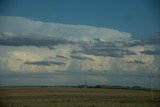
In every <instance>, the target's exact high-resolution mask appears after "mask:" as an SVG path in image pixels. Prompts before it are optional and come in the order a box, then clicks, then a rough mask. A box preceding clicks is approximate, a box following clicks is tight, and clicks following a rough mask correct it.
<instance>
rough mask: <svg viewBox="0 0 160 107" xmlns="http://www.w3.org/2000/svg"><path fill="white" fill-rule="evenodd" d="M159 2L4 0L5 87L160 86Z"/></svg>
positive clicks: (0, 57)
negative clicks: (150, 81) (85, 83)
mask: <svg viewBox="0 0 160 107" xmlns="http://www.w3.org/2000/svg"><path fill="white" fill-rule="evenodd" d="M159 6H160V3H159V2H158V0H131V1H128V0H118V1H117V0H116V1H114V0H34V1H33V0H13V1H10V0H4V1H3V0H1V3H0V86H8V85H9V86H10V85H11V86H15V85H49V86H50V85H51V86H53V85H82V84H84V81H85V80H87V83H88V85H98V84H102V85H124V86H127V85H128V86H136V85H138V86H143V87H149V78H148V76H149V75H150V73H151V74H152V75H153V77H154V78H153V79H152V80H153V86H154V87H155V88H160V83H159V81H160V33H159V32H160V20H159V19H160V11H159V10H160V9H159Z"/></svg>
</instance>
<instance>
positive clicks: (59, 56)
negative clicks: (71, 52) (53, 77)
mask: <svg viewBox="0 0 160 107" xmlns="http://www.w3.org/2000/svg"><path fill="white" fill-rule="evenodd" d="M56 57H58V58H64V59H69V58H68V57H65V56H62V55H57V56H56Z"/></svg>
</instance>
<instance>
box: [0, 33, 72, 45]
mask: <svg viewBox="0 0 160 107" xmlns="http://www.w3.org/2000/svg"><path fill="white" fill-rule="evenodd" d="M32 36H33V37H31V35H30V37H5V35H3V34H2V35H0V45H4V46H51V45H58V44H72V43H73V42H71V41H67V40H65V39H63V38H57V37H52V38H51V37H50V38H47V37H46V38H41V37H39V38H38V37H37V38H35V37H34V35H32Z"/></svg>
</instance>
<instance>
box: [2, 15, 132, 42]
mask: <svg viewBox="0 0 160 107" xmlns="http://www.w3.org/2000/svg"><path fill="white" fill-rule="evenodd" d="M0 25H1V26H0V33H5V32H8V33H7V34H12V35H13V34H21V35H20V36H21V37H22V36H23V35H24V36H25V35H27V37H28V36H29V35H30V34H34V37H36V36H37V37H38V38H39V37H40V35H41V36H42V37H44V38H46V37H47V36H51V37H52V36H55V37H62V38H65V39H69V40H74V41H75V40H76V41H78V40H85V41H88V40H91V39H93V38H100V39H101V40H102V41H115V40H128V39H130V37H131V34H130V33H126V32H120V31H118V30H114V29H107V28H100V27H93V26H87V25H70V24H60V23H47V22H41V21H33V20H30V19H27V18H23V17H9V16H1V17H0ZM15 36H17V35H15ZM32 36H33V35H32Z"/></svg>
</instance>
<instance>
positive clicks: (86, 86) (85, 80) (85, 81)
mask: <svg viewBox="0 0 160 107" xmlns="http://www.w3.org/2000/svg"><path fill="white" fill-rule="evenodd" d="M85 88H87V80H85Z"/></svg>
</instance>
